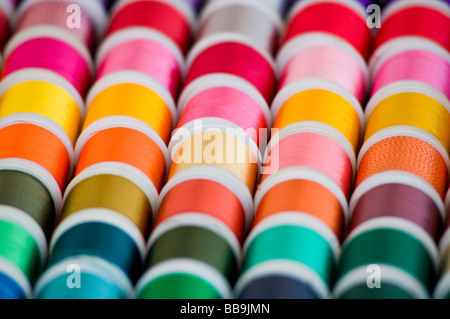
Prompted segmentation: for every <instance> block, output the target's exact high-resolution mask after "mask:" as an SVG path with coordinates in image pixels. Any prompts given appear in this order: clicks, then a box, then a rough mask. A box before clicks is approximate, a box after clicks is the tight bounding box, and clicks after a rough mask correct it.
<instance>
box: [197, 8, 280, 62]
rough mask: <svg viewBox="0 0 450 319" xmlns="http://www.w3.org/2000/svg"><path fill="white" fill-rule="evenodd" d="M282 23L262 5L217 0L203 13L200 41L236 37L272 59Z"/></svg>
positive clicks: (198, 34) (277, 16)
mask: <svg viewBox="0 0 450 319" xmlns="http://www.w3.org/2000/svg"><path fill="white" fill-rule="evenodd" d="M282 26H283V23H282V21H281V19H280V16H279V15H278V14H276V13H275V11H274V10H272V9H271V8H270V7H269V6H267V5H265V4H264V3H263V2H259V1H253V2H244V3H243V2H242V1H222V0H215V1H212V2H209V3H208V5H207V6H206V7H205V9H204V10H203V12H202V15H201V17H200V22H199V30H198V33H197V41H199V40H201V39H204V38H207V37H208V36H211V35H214V34H235V35H237V36H239V37H243V38H245V39H247V40H248V41H251V42H252V43H253V44H254V45H255V46H257V47H258V48H260V49H261V50H264V51H266V52H267V53H269V54H271V55H273V54H275V51H276V50H277V44H278V37H279V33H280V31H281V29H282Z"/></svg>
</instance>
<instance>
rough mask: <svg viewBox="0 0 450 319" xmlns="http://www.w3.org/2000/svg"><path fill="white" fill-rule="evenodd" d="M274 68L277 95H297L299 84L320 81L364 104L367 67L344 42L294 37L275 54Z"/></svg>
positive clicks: (327, 38) (309, 35) (315, 37)
mask: <svg viewBox="0 0 450 319" xmlns="http://www.w3.org/2000/svg"><path fill="white" fill-rule="evenodd" d="M330 41H332V42H331V44H330ZM277 67H278V70H279V71H278V73H279V93H278V94H283V91H298V90H296V88H297V87H298V86H301V85H300V83H302V82H309V80H310V79H315V78H320V79H323V81H327V82H331V83H334V84H337V85H338V86H340V87H341V88H343V89H345V90H346V91H348V92H349V93H350V94H351V95H352V96H354V97H355V98H356V99H357V100H358V101H359V103H361V104H362V103H364V102H365V98H366V94H367V86H368V80H369V75H368V70H367V66H366V63H365V61H364V59H363V58H362V57H361V55H360V54H359V53H358V52H357V51H356V50H355V49H354V48H353V47H352V46H351V45H349V44H347V43H346V42H345V41H340V40H339V39H337V40H336V39H332V37H331V36H327V35H318V34H315V33H313V34H307V35H303V36H299V37H296V38H295V39H294V40H292V41H290V42H289V43H288V44H286V45H285V46H283V48H282V49H281V51H280V52H279V54H278V58H277Z"/></svg>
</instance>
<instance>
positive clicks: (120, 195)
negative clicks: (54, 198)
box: [61, 174, 152, 236]
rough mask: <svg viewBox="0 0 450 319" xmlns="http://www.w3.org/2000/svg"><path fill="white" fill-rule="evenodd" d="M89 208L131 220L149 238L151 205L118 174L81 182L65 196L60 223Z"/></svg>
mask: <svg viewBox="0 0 450 319" xmlns="http://www.w3.org/2000/svg"><path fill="white" fill-rule="evenodd" d="M88 208H106V209H111V210H113V211H115V212H118V213H120V214H123V215H124V216H126V217H128V218H129V219H130V220H131V221H133V223H135V224H136V226H137V227H138V228H139V229H140V231H141V232H142V234H143V235H144V236H146V235H147V231H148V229H149V226H150V223H151V220H152V218H151V216H152V214H151V211H152V207H151V204H150V202H149V200H148V198H147V196H146V194H145V193H144V192H143V191H142V190H141V189H140V188H139V186H137V185H136V184H135V183H133V182H132V181H131V180H129V179H127V178H125V177H122V176H117V175H112V174H110V175H108V174H102V175H94V176H91V177H87V178H85V179H83V180H81V181H79V182H78V183H77V184H76V185H75V186H73V187H72V188H71V189H70V191H68V193H67V194H66V198H65V202H64V208H63V212H62V215H61V220H64V219H66V218H67V217H69V216H71V215H74V214H76V213H77V212H79V211H82V210H84V209H88Z"/></svg>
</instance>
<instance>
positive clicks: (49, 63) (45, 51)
mask: <svg viewBox="0 0 450 319" xmlns="http://www.w3.org/2000/svg"><path fill="white" fill-rule="evenodd" d="M48 31H49V32H47V34H46V35H41V36H39V35H38V33H37V32H34V30H33V29H28V30H26V31H24V32H21V33H19V34H17V36H15V37H13V38H12V39H11V40H10V42H8V45H7V47H6V48H5V65H4V68H3V73H2V78H4V77H6V76H8V75H9V74H11V73H14V72H16V71H19V70H22V69H28V68H38V69H45V70H49V71H52V72H54V73H56V74H58V75H60V76H62V77H63V78H65V79H66V80H68V81H69V82H70V83H71V84H72V85H73V87H74V88H75V89H76V90H77V91H78V92H79V93H80V95H81V96H85V94H86V92H87V90H88V88H89V85H90V82H91V77H92V73H93V63H92V61H91V58H90V55H89V51H87V49H86V48H85V47H84V46H83V45H81V44H80V45H78V43H76V42H74V43H70V42H67V40H65V39H64V37H62V36H61V35H58V32H51V30H48ZM52 33H53V34H52ZM59 57H63V58H59Z"/></svg>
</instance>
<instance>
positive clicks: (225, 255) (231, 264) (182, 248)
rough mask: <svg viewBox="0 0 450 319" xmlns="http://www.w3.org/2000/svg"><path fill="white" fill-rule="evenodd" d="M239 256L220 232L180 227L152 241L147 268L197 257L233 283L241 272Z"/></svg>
mask: <svg viewBox="0 0 450 319" xmlns="http://www.w3.org/2000/svg"><path fill="white" fill-rule="evenodd" d="M236 257H237V256H236V255H235V254H234V252H233V249H232V248H230V247H229V244H228V242H227V241H226V240H225V239H224V238H222V237H221V236H220V235H218V234H217V233H215V232H213V231H210V230H208V229H204V228H201V227H194V226H184V227H183V226H181V227H177V228H173V229H171V230H168V231H167V232H165V233H164V234H161V235H159V236H158V238H157V239H154V240H153V242H152V245H151V247H150V250H149V253H148V255H147V261H146V268H147V269H148V268H151V267H154V266H156V265H158V264H160V263H164V262H167V261H169V260H173V259H185V260H186V259H187V260H195V261H197V262H200V263H204V264H206V265H208V266H209V267H212V268H213V269H215V270H216V271H217V273H220V274H222V275H223V276H224V277H225V278H227V280H228V281H230V283H233V282H234V280H235V279H236V276H237V271H238V270H237V265H238V260H237V259H236Z"/></svg>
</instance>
